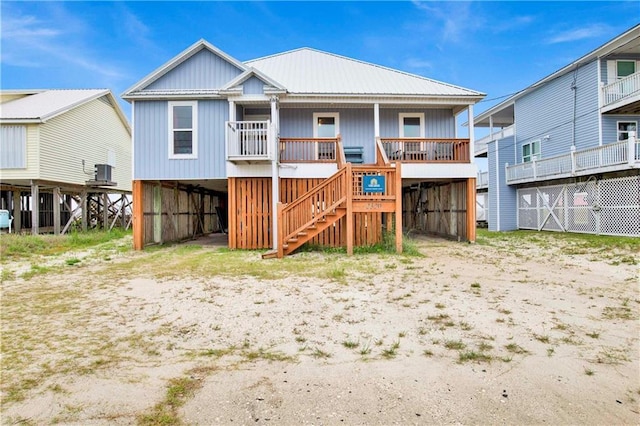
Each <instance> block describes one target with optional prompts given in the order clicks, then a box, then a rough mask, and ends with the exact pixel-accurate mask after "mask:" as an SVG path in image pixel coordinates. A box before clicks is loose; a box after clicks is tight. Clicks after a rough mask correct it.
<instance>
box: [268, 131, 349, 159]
mask: <svg viewBox="0 0 640 426" xmlns="http://www.w3.org/2000/svg"><path fill="white" fill-rule="evenodd" d="M339 140H340V137H339V136H338V137H337V138H280V158H279V160H280V162H281V163H336V161H337V158H336V153H338V152H339V150H342V147H341V146H340V143H339Z"/></svg>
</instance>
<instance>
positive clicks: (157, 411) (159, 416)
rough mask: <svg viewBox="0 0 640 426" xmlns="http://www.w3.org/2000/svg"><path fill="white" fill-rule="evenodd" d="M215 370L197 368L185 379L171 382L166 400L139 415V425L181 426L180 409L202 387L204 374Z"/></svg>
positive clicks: (179, 378) (181, 378) (188, 373)
mask: <svg viewBox="0 0 640 426" xmlns="http://www.w3.org/2000/svg"><path fill="white" fill-rule="evenodd" d="M211 371H213V368H196V369H193V370H190V371H189V372H187V374H186V375H185V376H184V377H178V378H174V379H171V380H170V381H169V386H168V387H167V391H166V393H165V397H164V400H162V401H161V402H159V403H158V404H156V405H155V406H154V407H153V408H152V409H151V410H150V411H149V412H147V413H143V414H140V415H138V417H137V423H138V424H139V425H142V426H157V425H180V424H182V421H181V419H180V417H179V416H178V409H179V408H180V407H182V406H183V405H184V404H185V403H186V402H187V400H188V399H189V398H191V397H192V396H193V395H194V394H195V392H196V391H197V390H198V389H200V388H201V387H202V384H203V380H204V377H203V375H204V374H207V373H209V372H211Z"/></svg>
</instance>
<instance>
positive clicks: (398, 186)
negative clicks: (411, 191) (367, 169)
mask: <svg viewBox="0 0 640 426" xmlns="http://www.w3.org/2000/svg"><path fill="white" fill-rule="evenodd" d="M395 185H396V188H395V192H396V252H398V253H402V163H400V161H397V162H396V181H395Z"/></svg>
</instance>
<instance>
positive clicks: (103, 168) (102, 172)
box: [94, 164, 111, 182]
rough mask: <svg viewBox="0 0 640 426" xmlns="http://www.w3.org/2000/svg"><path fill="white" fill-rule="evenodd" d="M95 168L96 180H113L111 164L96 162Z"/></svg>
mask: <svg viewBox="0 0 640 426" xmlns="http://www.w3.org/2000/svg"><path fill="white" fill-rule="evenodd" d="M94 170H95V180H96V181H102V182H111V165H110V164H96V165H95V168H94Z"/></svg>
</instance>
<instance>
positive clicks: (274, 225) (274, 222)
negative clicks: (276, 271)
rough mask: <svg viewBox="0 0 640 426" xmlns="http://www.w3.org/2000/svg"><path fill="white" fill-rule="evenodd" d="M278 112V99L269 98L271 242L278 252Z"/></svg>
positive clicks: (275, 97) (274, 97)
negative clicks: (271, 153)
mask: <svg viewBox="0 0 640 426" xmlns="http://www.w3.org/2000/svg"><path fill="white" fill-rule="evenodd" d="M279 126H280V111H279V110H278V97H277V96H272V97H271V132H270V137H271V139H272V141H271V149H273V157H272V159H271V241H272V242H273V249H274V250H278V225H279V224H278V202H279V201H280V173H279V169H278V161H279V160H280V158H279V157H280V150H279V149H278V145H279V135H280V128H279Z"/></svg>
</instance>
